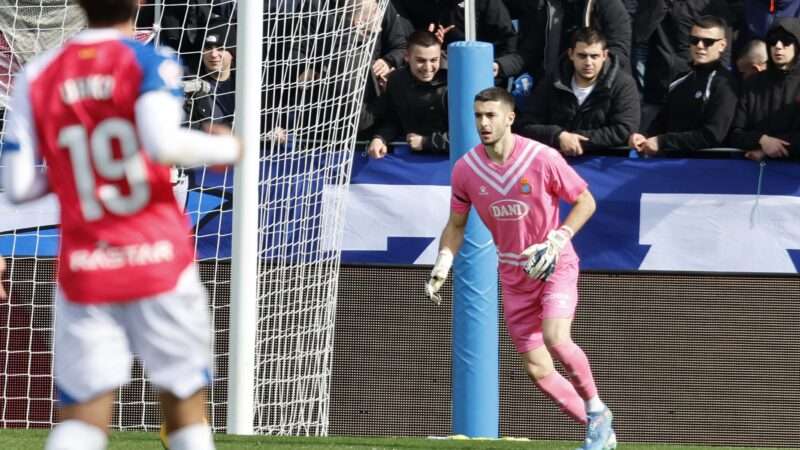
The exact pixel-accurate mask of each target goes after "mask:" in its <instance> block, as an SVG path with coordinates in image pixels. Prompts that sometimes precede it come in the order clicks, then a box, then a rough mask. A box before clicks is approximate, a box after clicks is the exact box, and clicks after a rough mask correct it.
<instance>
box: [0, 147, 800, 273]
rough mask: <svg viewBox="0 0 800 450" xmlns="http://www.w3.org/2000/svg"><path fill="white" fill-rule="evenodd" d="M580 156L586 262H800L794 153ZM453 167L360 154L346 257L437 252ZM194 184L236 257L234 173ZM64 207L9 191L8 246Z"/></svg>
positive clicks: (21, 250)
mask: <svg viewBox="0 0 800 450" xmlns="http://www.w3.org/2000/svg"><path fill="white" fill-rule="evenodd" d="M571 163H572V165H573V166H574V167H575V168H576V170H577V171H578V172H579V173H580V174H581V175H582V176H583V177H584V178H585V179H586V180H587V181H588V182H589V187H590V190H591V191H592V193H593V194H594V196H595V198H596V200H597V212H596V213H595V215H594V216H593V217H592V219H591V220H590V221H589V223H588V224H587V225H586V226H585V227H584V228H583V230H581V232H580V233H578V235H577V236H576V238H575V246H576V248H577V251H578V254H579V256H580V257H581V267H582V268H583V269H594V270H620V271H634V270H669V271H703V272H752V273H797V272H798V268H800V164H798V163H796V162H781V161H769V162H767V163H766V164H765V165H764V166H763V167H762V166H760V165H759V164H758V163H754V162H751V161H746V160H741V159H719V160H712V159H657V158H654V159H629V158H623V157H583V158H578V159H574V160H571ZM270 170H274V168H273V169H270ZM449 177H450V164H449V161H448V160H447V158H446V157H444V156H437V155H417V154H412V153H409V152H408V151H396V152H395V153H394V154H390V155H388V156H387V157H386V158H384V159H381V160H369V159H368V158H366V157H365V156H364V155H361V154H357V155H356V156H355V160H354V161H353V174H352V180H351V184H350V189H349V192H348V193H347V194H346V195H347V196H348V197H347V202H346V205H347V206H346V211H345V224H344V235H343V240H342V262H344V263H381V264H432V263H433V261H434V258H435V256H436V253H437V248H438V236H439V234H440V233H441V230H442V228H443V227H444V225H445V223H446V221H447V216H448V214H449V196H450V188H449ZM288 179H295V180H296V179H297V178H295V177H288ZM188 184H189V186H188V195H187V194H185V193H186V188H179V189H178V191H179V194H181V195H186V200H185V204H186V206H187V211H191V213H190V217H191V219H192V222H193V223H194V224H199V227H197V229H198V230H199V231H198V232H197V236H196V238H197V243H198V245H197V250H198V257H199V258H201V259H205V258H215V257H216V258H227V257H229V256H230V227H231V213H230V212H231V211H230V204H231V198H232V189H231V184H232V176H231V174H230V173H228V174H216V175H210V174H208V173H207V174H205V175H203V174H201V173H190V176H189V178H188ZM322 184H323V183H322V182H321V181H319V180H318V181H314V180H311V181H309V179H307V178H306V179H304V180H303V182H302V183H299V182H296V181H295V182H293V183H284V184H283V185H281V186H278V187H276V188H274V189H271V190H270V193H269V195H270V197H271V200H275V196H276V195H278V196H279V195H286V196H289V197H292V198H299V197H302V196H303V194H304V193H305V194H308V193H316V192H318V191H320V190H324V191H325V192H324V195H322V196H321V198H323V199H325V198H331V197H330V196H332V195H336V196H339V195H342V192H339V191H336V190H334V189H332V188H329V187H323V185H322ZM198 186H202V187H203V195H202V196H201V195H199V193H198V191H197V189H196V188H197V187H198ZM298 190H303V191H304V192H299V191H298ZM277 203H282V204H284V206H283V207H282V209H280V210H277V209H276V210H275V211H272V210H270V211H268V215H270V216H272V215H280V216H281V217H286V210H287V208H288V209H291V207H292V205H291V204H289V203H291V202H288V203H287V202H277ZM322 203H324V201H323V202H322ZM321 207H322V210H323V214H325V212H324V209H325V205H324V204H323V205H322V206H321ZM563 209H564V212H566V211H567V209H568V208H567V206H566V205H564V208H563ZM57 216H58V214H57V206H56V204H55V202H54V200H53V199H52V198H46V199H43V200H40V201H38V202H36V203H33V204H31V205H27V206H24V207H22V208H20V207H17V206H13V205H7V204H5V203H2V202H0V231H2V233H3V234H2V235H0V253H2V254H5V255H15V256H32V255H37V256H53V255H55V252H56V251H57V245H58V233H57V225H56V222H57ZM275 230H276V232H275V233H270V232H269V227H268V233H267V234H268V236H266V237H265V238H266V239H267V241H280V242H283V243H286V242H292V241H293V240H294V239H296V236H299V235H301V234H302V235H304V236H305V238H308V231H307V230H301V229H299V228H298V229H297V230H288V231H287V229H286V228H285V227H283V228H280V229H279V228H277V227H276V228H275ZM277 230H279V233H280V235H278V234H277V233H278V231H277ZM273 234H274V235H273ZM321 245H322V248H316V249H312V250H313V251H325V248H324V247H325V246H326V245H327V244H326V243H322V244H321ZM302 251H303V252H308V248H305V247H304V248H303V249H302Z"/></svg>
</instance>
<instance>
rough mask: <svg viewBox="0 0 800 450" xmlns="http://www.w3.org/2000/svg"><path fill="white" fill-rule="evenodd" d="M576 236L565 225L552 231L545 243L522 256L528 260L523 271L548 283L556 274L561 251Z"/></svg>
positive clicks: (532, 246)
mask: <svg viewBox="0 0 800 450" xmlns="http://www.w3.org/2000/svg"><path fill="white" fill-rule="evenodd" d="M574 234H575V233H574V232H573V231H572V229H571V228H569V227H568V226H566V225H565V226H562V227H561V228H559V229H557V230H550V232H549V233H547V239H546V240H545V241H544V242H542V243H540V244H536V245H531V246H530V247H528V248H526V249H525V250H524V251H523V252H522V255H523V256H525V257H527V258H528V260H527V261H526V262H525V266H524V267H523V270H524V271H525V273H526V274H527V275H528V277H530V278H536V279H537V280H542V281H546V280H547V279H548V278H549V277H550V275H552V274H553V272H555V270H556V264H558V257H559V255H561V250H563V249H564V247H565V246H566V245H567V242H569V240H570V239H571V238H572V236H573V235H574Z"/></svg>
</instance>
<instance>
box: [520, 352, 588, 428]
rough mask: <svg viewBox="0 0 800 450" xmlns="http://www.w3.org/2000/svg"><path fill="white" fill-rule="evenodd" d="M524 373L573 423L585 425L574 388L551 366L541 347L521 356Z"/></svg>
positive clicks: (584, 412) (584, 415)
mask: <svg viewBox="0 0 800 450" xmlns="http://www.w3.org/2000/svg"><path fill="white" fill-rule="evenodd" d="M522 360H523V362H524V364H525V371H526V372H527V373H528V376H529V377H530V378H531V380H533V382H534V383H535V384H536V387H538V388H539V390H540V391H542V393H544V394H545V395H546V396H547V397H549V398H550V399H551V400H553V401H554V402H555V403H556V404H557V405H558V407H559V408H561V411H563V412H564V413H565V414H567V415H568V416H569V417H571V418H572V419H573V420H574V421H576V422H578V423H580V424H583V425H586V407H585V405H584V402H583V399H582V398H581V397H580V396H579V395H578V392H577V391H576V390H575V387H574V386H573V385H572V383H570V382H569V380H567V379H566V378H564V377H563V376H561V374H560V373H558V371H557V370H556V369H555V367H554V366H553V359H552V358H551V357H550V352H548V351H547V348H546V347H545V346H544V345H542V346H540V347H539V348H536V349H533V350H531V351H529V352H527V353H523V354H522Z"/></svg>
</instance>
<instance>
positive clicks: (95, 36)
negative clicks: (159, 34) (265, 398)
mask: <svg viewBox="0 0 800 450" xmlns="http://www.w3.org/2000/svg"><path fill="white" fill-rule="evenodd" d="M79 3H80V5H81V7H82V8H83V9H84V10H85V12H86V14H87V18H88V23H89V28H88V29H87V30H84V31H82V32H80V33H78V34H77V35H76V36H74V37H73V38H71V39H70V40H69V41H67V42H66V43H65V44H64V45H63V46H62V47H60V48H58V49H54V50H51V51H49V52H46V53H45V54H43V55H41V56H39V57H38V58H36V59H34V60H33V61H31V62H30V63H29V64H28V65H27V66H26V67H25V68H24V69H23V70H22V72H21V73H20V74H19V75H17V78H16V80H15V85H14V92H13V95H12V100H11V107H10V110H9V117H8V122H7V125H6V127H7V128H6V136H5V142H4V147H3V152H2V155H3V158H4V163H5V172H4V174H3V182H4V187H5V191H6V195H7V197H8V198H9V200H11V201H12V202H15V203H19V202H25V201H29V200H33V199H36V198H38V197H40V196H42V195H44V194H46V193H47V192H49V191H52V192H54V193H55V194H56V196H57V197H58V199H59V203H60V208H61V249H60V252H59V271H58V289H57V293H56V300H55V325H54V342H55V348H54V352H55V353H54V372H55V373H54V375H55V383H56V388H57V393H58V397H59V400H60V402H61V414H60V417H61V420H62V422H61V423H60V424H59V425H58V426H56V427H55V428H54V429H53V431H52V432H51V433H50V437H49V438H48V441H47V444H46V447H45V448H46V450H56V449H58V450H72V449H80V450H102V449H105V448H106V443H107V434H106V429H107V427H108V423H109V420H110V417H111V411H112V406H113V399H114V391H115V390H116V388H117V387H119V386H121V385H123V384H125V383H127V382H128V381H129V380H130V371H131V364H132V355H133V354H134V353H135V354H137V355H138V356H139V357H140V358H141V359H142V362H143V363H144V366H145V368H146V370H147V372H148V375H149V378H150V381H151V382H152V383H153V384H154V385H155V386H157V387H158V388H159V389H160V391H161V395H160V396H161V406H162V410H163V412H164V416H165V418H166V426H167V429H168V432H169V441H170V447H171V448H172V449H173V450H189V449H191V450H208V449H213V448H214V443H213V440H212V436H211V432H210V430H209V427H208V425H207V424H206V423H205V386H206V385H207V384H208V382H209V380H210V369H211V355H210V329H209V317H208V309H207V308H208V306H207V301H206V292H205V290H204V288H203V286H202V285H201V283H200V278H199V275H198V271H197V267H196V266H195V264H194V256H193V247H192V243H191V239H190V238H189V235H188V233H187V231H188V220H187V218H186V216H185V215H184V214H183V213H182V212H181V210H180V209H179V207H178V205H177V204H176V201H175V198H174V196H173V193H172V186H171V184H170V170H169V165H170V164H180V165H199V164H231V163H233V162H235V161H237V160H238V159H239V157H240V152H241V146H240V144H239V141H238V140H237V139H236V138H234V137H233V136H231V135H230V130H229V129H223V130H221V133H220V131H219V129H217V130H218V131H217V133H220V134H219V135H213V136H212V135H209V134H206V133H203V132H200V131H195V130H188V129H182V128H180V123H181V120H182V103H183V93H182V91H181V89H180V80H181V75H182V69H181V65H180V62H179V61H178V60H177V57H176V56H175V55H174V54H173V53H171V52H167V51H164V50H161V49H157V48H155V47H152V46H146V45H143V44H141V43H139V42H137V41H135V40H134V39H133V38H132V37H133V31H134V30H133V18H134V17H135V14H136V8H137V5H138V1H137V0H79ZM42 160H44V162H45V164H46V166H47V170H46V175H45V174H44V173H43V172H42V171H41V170H39V169H38V168H37V165H38V164H40V162H41V161H42Z"/></svg>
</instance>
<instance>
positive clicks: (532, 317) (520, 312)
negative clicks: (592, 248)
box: [503, 261, 578, 353]
mask: <svg viewBox="0 0 800 450" xmlns="http://www.w3.org/2000/svg"><path fill="white" fill-rule="evenodd" d="M577 306H578V262H577V261H575V262H572V261H563V262H559V264H558V266H557V267H556V271H555V272H554V273H553V274H552V275H551V276H550V278H548V279H547V281H546V282H544V283H543V282H541V281H539V280H530V279H526V281H525V282H524V283H523V284H517V285H513V286H508V287H506V286H505V284H504V285H503V315H504V317H505V321H506V327H507V328H508V334H509V335H510V336H511V341H512V342H513V343H514V346H515V347H516V348H517V351H518V352H520V353H527V352H529V351H531V350H534V349H537V348H539V347H541V346H542V345H544V338H543V336H542V320H544V319H562V318H563V319H568V318H571V317H572V316H574V315H575V308H576V307H577Z"/></svg>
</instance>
